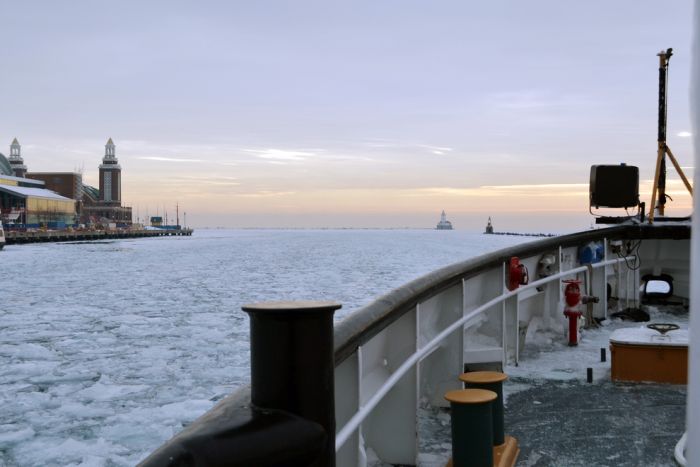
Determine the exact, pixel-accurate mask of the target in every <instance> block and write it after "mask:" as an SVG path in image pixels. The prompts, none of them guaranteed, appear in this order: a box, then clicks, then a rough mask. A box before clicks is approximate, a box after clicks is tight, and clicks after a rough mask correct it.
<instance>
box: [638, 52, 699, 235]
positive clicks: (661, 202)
mask: <svg viewBox="0 0 700 467" xmlns="http://www.w3.org/2000/svg"><path fill="white" fill-rule="evenodd" d="M656 55H657V56H658V57H659V129H658V137H657V157H656V171H655V173H654V187H653V188H652V192H651V204H650V205H649V223H650V224H652V223H653V222H654V214H655V212H658V213H659V216H663V215H664V210H665V208H666V198H670V197H669V196H668V195H667V194H666V155H668V158H669V159H670V160H671V163H673V166H674V167H675V168H676V171H677V172H678V175H680V177H681V179H682V180H683V183H684V184H685V187H686V188H687V189H688V191H689V192H690V195H691V196H692V195H693V188H692V187H691V186H690V182H688V179H687V178H686V177H685V174H684V173H683V170H682V169H681V166H680V165H679V164H678V161H677V160H676V158H675V157H674V156H673V153H672V152H671V149H670V148H669V147H668V145H667V144H666V122H667V118H666V117H667V106H666V98H667V96H668V89H667V81H668V62H669V60H671V56H672V55H673V49H671V48H669V49H666V51H665V52H664V51H663V50H662V51H661V52H659V53H658V54H656ZM657 196H658V201H657Z"/></svg>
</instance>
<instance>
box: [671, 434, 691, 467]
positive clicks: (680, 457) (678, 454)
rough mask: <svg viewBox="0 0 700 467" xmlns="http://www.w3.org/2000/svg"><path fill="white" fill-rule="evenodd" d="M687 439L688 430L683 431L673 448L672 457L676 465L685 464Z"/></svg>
mask: <svg viewBox="0 0 700 467" xmlns="http://www.w3.org/2000/svg"><path fill="white" fill-rule="evenodd" d="M687 439H688V432H687V431H686V432H685V433H683V436H681V439H679V440H678V443H676V447H675V448H674V449H673V457H674V458H675V459H676V462H678V465H680V466H681V467H685V466H686V465H688V464H687V460H686V458H685V443H686V441H687Z"/></svg>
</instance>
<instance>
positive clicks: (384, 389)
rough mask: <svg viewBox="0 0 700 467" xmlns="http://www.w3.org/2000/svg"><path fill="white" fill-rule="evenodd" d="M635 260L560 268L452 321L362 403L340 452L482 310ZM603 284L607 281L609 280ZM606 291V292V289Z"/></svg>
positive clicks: (342, 436) (339, 439)
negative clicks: (405, 380)
mask: <svg viewBox="0 0 700 467" xmlns="http://www.w3.org/2000/svg"><path fill="white" fill-rule="evenodd" d="M631 259H633V257H627V258H616V259H612V260H604V261H600V262H598V263H595V264H593V265H590V266H581V267H577V268H572V269H567V270H564V271H560V272H558V273H555V274H553V275H551V276H548V277H545V278H543V279H539V280H536V281H534V282H531V283H529V284H527V285H524V286H521V287H519V288H517V289H515V290H512V291H504V292H503V293H502V294H501V295H499V296H497V297H495V298H492V299H490V300H488V301H486V302H485V303H483V304H481V305H480V306H478V307H477V308H475V309H474V310H472V311H470V312H468V313H466V314H464V315H463V316H462V317H461V318H459V319H458V320H456V321H454V322H453V323H451V324H450V325H449V326H447V327H446V328H445V329H443V330H442V331H441V332H440V333H438V334H437V335H436V336H435V337H434V338H432V339H431V340H430V341H429V342H427V343H426V344H424V345H423V346H421V347H420V348H419V349H418V350H416V352H414V353H413V354H412V355H410V356H409V357H408V358H406V360H404V361H403V363H402V364H401V365H400V366H399V367H398V368H397V369H396V370H395V371H394V372H393V373H392V374H391V375H390V376H389V377H388V379H387V380H386V381H384V383H383V384H382V385H381V386H380V387H379V388H378V389H377V390H376V392H374V394H373V395H372V396H371V397H370V398H369V399H368V400H367V401H366V402H364V403H361V404H360V408H359V409H358V410H357V412H356V413H355V414H354V415H353V416H352V417H351V418H350V419H349V420H348V422H347V423H345V425H344V426H343V427H342V428H341V429H340V430H339V431H338V432H337V434H336V442H335V449H336V452H338V451H340V449H341V448H342V447H343V445H344V444H345V443H346V442H347V441H348V439H349V438H350V437H352V436H353V434H354V433H355V432H356V431H357V430H358V428H359V427H360V425H361V424H362V423H363V422H364V421H365V419H366V418H367V417H368V416H369V415H370V414H371V413H372V411H373V410H374V409H375V408H376V406H377V405H378V404H379V403H380V402H381V401H382V399H383V398H384V397H385V396H386V395H387V394H388V393H389V391H391V390H392V389H393V388H394V387H395V386H396V384H397V383H398V382H399V380H400V379H401V378H403V377H404V376H405V375H406V374H407V373H408V372H409V371H411V370H412V369H413V368H414V366H416V365H417V364H418V363H419V362H420V361H421V360H423V359H424V358H426V357H427V356H428V355H430V354H431V353H432V352H434V351H435V350H436V349H437V348H438V346H439V345H440V344H441V343H443V342H444V341H445V340H446V339H447V338H448V337H449V336H450V335H452V334H453V333H455V332H456V331H457V330H459V329H462V328H463V326H464V325H465V324H466V323H467V322H468V321H469V320H471V319H473V318H474V317H476V316H478V315H480V314H481V313H483V312H485V311H486V310H489V309H490V308H491V307H493V306H494V305H497V304H499V303H504V302H505V301H506V300H507V299H509V298H511V297H517V296H519V295H520V294H522V293H524V292H527V291H530V290H532V289H535V288H537V287H541V286H543V285H546V284H548V283H550V282H552V281H555V280H559V279H561V278H564V277H567V276H572V275H576V274H579V273H585V274H586V275H587V282H588V284H590V283H591V280H592V278H591V277H590V270H591V267H592V269H597V268H601V267H603V268H604V267H606V266H609V265H612V264H618V263H621V262H624V261H626V260H631ZM618 276H619V274H618ZM633 280H634V279H633ZM626 282H627V281H626ZM603 283H604V284H606V282H605V281H604V282H603ZM604 287H605V286H604ZM625 289H626V293H627V295H628V299H629V287H628V286H627V284H626V287H625ZM598 293H601V292H600V291H598ZM602 293H606V291H605V290H603V291H602ZM426 300H427V299H426ZM501 326H502V327H503V328H504V329H503V332H504V333H505V327H506V322H505V320H503V321H502V323H501ZM516 328H517V322H516ZM516 345H517V338H516ZM360 350H361V349H359V348H358V351H360ZM503 351H504V352H506V349H505V346H504V348H503ZM516 358H517V356H516Z"/></svg>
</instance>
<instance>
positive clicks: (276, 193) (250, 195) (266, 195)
mask: <svg viewBox="0 0 700 467" xmlns="http://www.w3.org/2000/svg"><path fill="white" fill-rule="evenodd" d="M294 194H296V192H295V191H272V190H261V191H257V192H254V193H241V194H239V195H238V196H240V197H242V198H271V197H274V196H289V195H294Z"/></svg>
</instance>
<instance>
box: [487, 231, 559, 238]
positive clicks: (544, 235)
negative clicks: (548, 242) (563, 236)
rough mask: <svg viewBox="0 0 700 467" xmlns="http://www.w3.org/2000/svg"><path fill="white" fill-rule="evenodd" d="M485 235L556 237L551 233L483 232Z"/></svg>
mask: <svg viewBox="0 0 700 467" xmlns="http://www.w3.org/2000/svg"><path fill="white" fill-rule="evenodd" d="M484 234H485V235H513V236H516V237H556V235H555V234H552V233H521V232H484Z"/></svg>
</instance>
